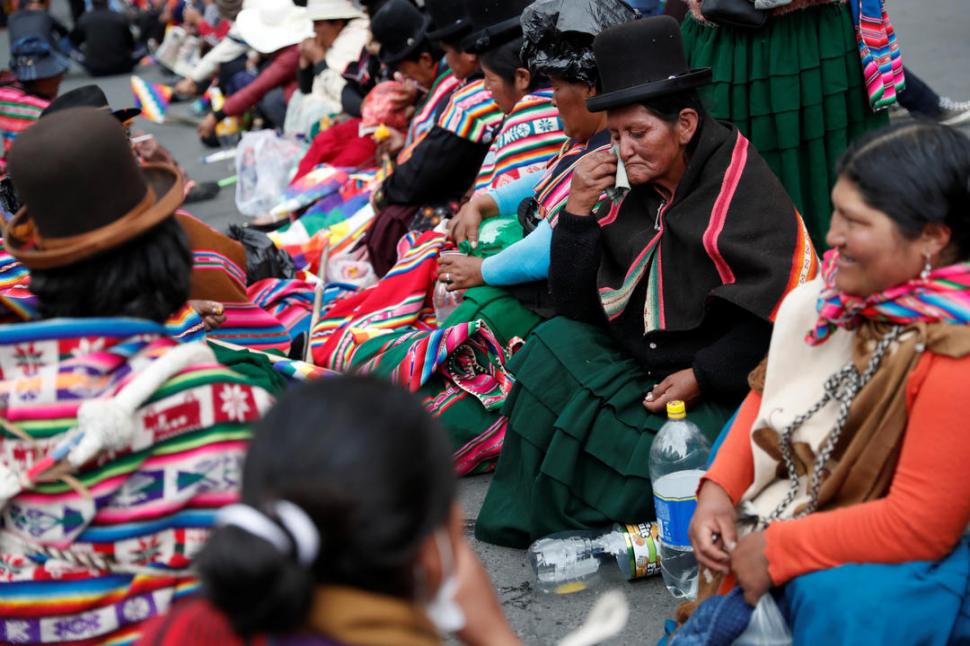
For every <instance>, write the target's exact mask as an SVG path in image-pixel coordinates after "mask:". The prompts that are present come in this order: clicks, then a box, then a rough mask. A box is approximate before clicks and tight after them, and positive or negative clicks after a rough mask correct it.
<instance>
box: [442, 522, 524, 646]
mask: <svg viewBox="0 0 970 646" xmlns="http://www.w3.org/2000/svg"><path fill="white" fill-rule="evenodd" d="M455 561H456V566H455V568H456V576H457V577H458V596H457V599H456V601H457V602H458V605H459V606H461V609H462V611H464V613H465V627H464V628H462V629H461V630H460V631H458V635H457V637H458V639H460V640H461V642H462V643H463V644H468V645H469V646H516V645H520V644H521V643H522V642H521V641H519V638H518V637H516V635H515V632H514V631H513V630H512V627H511V626H509V622H508V621H507V620H506V618H505V614H504V613H503V612H502V606H501V605H500V604H499V601H498V597H497V596H496V594H495V587H494V586H493V585H492V581H491V580H490V579H489V578H488V573H487V572H486V571H485V568H484V567H482V563H481V561H479V560H478V557H477V556H475V552H473V551H472V548H471V547H470V546H469V545H468V542H467V541H465V540H462V541H461V542H460V543H458V544H457V545H455Z"/></svg>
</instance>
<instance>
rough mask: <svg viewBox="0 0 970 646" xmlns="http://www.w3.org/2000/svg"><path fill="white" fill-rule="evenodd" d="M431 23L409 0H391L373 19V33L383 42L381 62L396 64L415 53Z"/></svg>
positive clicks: (377, 39)
mask: <svg viewBox="0 0 970 646" xmlns="http://www.w3.org/2000/svg"><path fill="white" fill-rule="evenodd" d="M430 24H431V19H430V18H428V17H427V16H426V15H424V14H423V13H421V12H420V11H418V8H417V7H415V6H414V5H413V4H411V3H410V2H408V0H388V2H387V4H385V5H384V6H383V7H381V8H380V10H379V11H378V12H377V13H376V14H374V17H373V18H371V21H370V30H371V34H373V36H374V39H375V40H376V41H377V42H379V43H380V44H381V52H380V59H381V62H382V63H384V64H385V65H396V64H397V63H400V62H401V61H402V60H404V59H405V58H407V57H408V56H410V55H411V54H413V53H414V52H415V51H416V50H417V49H418V47H420V46H421V43H422V42H424V41H425V40H426V39H427V37H428V26H429V25H430Z"/></svg>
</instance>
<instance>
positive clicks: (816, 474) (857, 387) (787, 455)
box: [758, 326, 903, 529]
mask: <svg viewBox="0 0 970 646" xmlns="http://www.w3.org/2000/svg"><path fill="white" fill-rule="evenodd" d="M902 333H903V327H902V326H894V327H893V328H892V329H890V330H889V332H887V333H886V334H885V335H884V336H883V337H882V338H881V339H880V340H879V342H878V343H877V344H876V348H875V350H874V351H873V353H872V357H871V358H870V359H869V363H868V364H867V365H866V369H865V371H864V372H863V373H862V374H859V371H858V370H857V369H856V367H855V363H853V362H852V361H850V362H849V363H848V364H846V365H845V366H843V367H842V368H841V369H840V370H839V371H838V372H836V373H835V374H833V375H832V376H830V377H829V378H828V379H826V380H825V385H824V388H823V390H824V392H823V394H822V398H821V399H819V400H818V401H817V402H816V403H815V405H814V406H812V407H811V408H809V409H808V410H807V411H806V412H804V413H802V414H801V415H799V416H798V417H796V418H795V419H794V420H792V422H791V423H790V424H788V425H787V426H786V427H785V428H783V429H782V430H781V432H780V433H779V434H778V435H779V439H780V442H779V449H780V450H781V457H782V460H783V461H784V463H785V469H786V471H787V472H788V479H789V481H790V484H789V487H788V492H787V493H786V494H785V498H784V500H782V501H781V503H780V504H779V505H778V506H777V507H776V508H775V510H774V511H773V512H771V514H770V515H768V517H767V518H762V517H759V518H758V529H764V528H765V527H767V526H768V523H770V522H772V521H775V520H778V519H780V518H781V515H782V514H783V513H785V510H786V509H788V507H789V506H790V505H791V504H792V503H793V502H795V498H796V497H798V489H799V484H800V482H799V478H798V469H797V467H796V465H795V457H794V447H793V441H792V438H793V436H794V434H795V431H797V430H798V429H799V428H801V427H802V425H803V424H805V422H807V421H808V420H810V419H811V418H812V417H813V416H814V415H815V414H816V413H818V412H819V411H820V410H822V408H823V407H825V406H826V405H827V404H828V403H829V402H832V401H835V402H838V405H839V414H838V417H837V418H836V421H835V425H834V426H833V427H832V431H831V432H830V433H829V435H828V437H827V438H826V440H825V442H824V444H823V445H822V446H821V448H820V449H819V453H818V456H817V457H816V459H815V464H814V466H813V467H812V474H811V480H810V481H809V489H808V494H809V502H808V505H807V506H806V507H805V509H804V510H802V511H801V513H799V514H798V515H797V516H796V518H798V517H801V516H805V515H807V514H810V513H812V512H813V511H815V508H816V507H817V506H818V495H819V490H820V489H821V487H822V474H823V472H824V471H825V465H826V464H828V461H829V459H831V457H832V453H833V452H834V451H835V447H836V445H837V444H838V442H839V439H840V438H841V436H842V432H843V431H844V430H845V425H846V422H848V420H849V407H850V406H851V405H852V402H853V400H854V399H855V398H856V396H857V395H858V394H859V392H860V391H861V390H862V389H863V388H865V387H866V385H867V384H868V383H869V382H870V381H872V377H873V376H874V375H875V374H876V370H878V369H879V364H881V363H882V360H883V357H884V356H885V355H886V352H888V350H889V348H890V347H891V346H892V344H893V343H894V342H895V341H896V340H897V339H899V337H900V336H901V335H902Z"/></svg>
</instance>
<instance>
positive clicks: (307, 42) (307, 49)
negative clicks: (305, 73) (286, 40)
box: [299, 36, 327, 67]
mask: <svg viewBox="0 0 970 646" xmlns="http://www.w3.org/2000/svg"><path fill="white" fill-rule="evenodd" d="M299 52H300V62H301V65H300V67H309V66H310V65H316V64H317V63H319V62H320V61H322V60H323V59H324V58H326V56H327V50H325V49H324V48H323V46H322V45H320V43H318V42H317V39H316V38H314V37H313V36H311V37H309V38H304V39H303V42H301V43H300V47H299ZM304 62H305V63H306V64H305V65H304V64H302V63H304Z"/></svg>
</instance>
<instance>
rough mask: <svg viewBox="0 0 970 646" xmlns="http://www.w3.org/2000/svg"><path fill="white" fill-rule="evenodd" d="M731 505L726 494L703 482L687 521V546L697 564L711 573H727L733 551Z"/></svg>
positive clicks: (735, 533) (735, 538) (734, 535)
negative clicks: (692, 549) (689, 518)
mask: <svg viewBox="0 0 970 646" xmlns="http://www.w3.org/2000/svg"><path fill="white" fill-rule="evenodd" d="M735 518H736V515H735V511H734V503H732V502H731V497H730V496H729V495H727V492H726V491H724V489H722V488H721V486H720V485H718V484H717V483H715V482H711V481H710V480H707V481H705V482H704V484H703V485H702V486H701V490H700V492H699V493H698V494H697V509H696V510H695V511H694V518H693V519H692V520H691V521H690V530H689V534H690V544H691V545H692V546H693V547H694V554H695V555H696V556H697V562H698V563H700V564H701V565H703V566H704V567H706V568H707V569H709V570H712V571H714V572H724V573H727V572H729V571H730V569H731V552H733V551H734V548H735V547H737V542H738V531H737V526H736V525H735Z"/></svg>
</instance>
